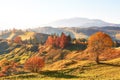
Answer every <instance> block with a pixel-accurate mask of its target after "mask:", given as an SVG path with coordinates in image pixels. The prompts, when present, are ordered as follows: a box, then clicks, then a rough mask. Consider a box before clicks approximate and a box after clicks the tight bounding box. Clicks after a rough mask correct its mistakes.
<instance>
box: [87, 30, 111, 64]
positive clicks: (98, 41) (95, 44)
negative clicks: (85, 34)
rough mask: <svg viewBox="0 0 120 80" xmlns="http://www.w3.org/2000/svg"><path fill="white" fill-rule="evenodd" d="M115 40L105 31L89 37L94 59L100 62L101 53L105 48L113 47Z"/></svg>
mask: <svg viewBox="0 0 120 80" xmlns="http://www.w3.org/2000/svg"><path fill="white" fill-rule="evenodd" d="M112 45H113V41H112V39H111V37H110V36H109V35H107V34H106V33H104V32H97V33H95V34H93V35H91V36H90V37H89V39H88V50H89V51H90V52H91V53H93V56H92V57H94V60H95V61H96V62H97V63H99V55H100V54H101V53H103V52H104V51H105V50H107V49H109V48H111V47H112Z"/></svg>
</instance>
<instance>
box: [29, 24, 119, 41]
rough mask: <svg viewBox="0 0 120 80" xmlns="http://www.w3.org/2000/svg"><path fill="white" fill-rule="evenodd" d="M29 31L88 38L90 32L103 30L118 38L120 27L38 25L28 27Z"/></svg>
mask: <svg viewBox="0 0 120 80" xmlns="http://www.w3.org/2000/svg"><path fill="white" fill-rule="evenodd" d="M29 31H34V32H37V33H44V34H55V33H56V34H58V35H60V34H61V33H62V32H64V33H66V34H70V35H71V37H72V38H77V39H79V38H88V37H89V36H90V35H91V34H93V33H95V32H98V31H103V32H105V33H107V34H109V35H110V36H111V37H112V38H113V39H114V40H116V39H117V40H120V39H119V35H118V34H119V33H120V32H119V31H120V27H116V26H105V27H89V28H81V27H70V28H69V27H64V28H53V27H38V28H34V29H29Z"/></svg>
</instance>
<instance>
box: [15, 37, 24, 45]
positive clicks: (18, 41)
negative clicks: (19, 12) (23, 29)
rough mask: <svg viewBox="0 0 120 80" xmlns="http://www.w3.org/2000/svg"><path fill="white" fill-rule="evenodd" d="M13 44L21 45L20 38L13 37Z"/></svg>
mask: <svg viewBox="0 0 120 80" xmlns="http://www.w3.org/2000/svg"><path fill="white" fill-rule="evenodd" d="M14 42H15V43H19V44H21V43H22V39H21V37H19V36H17V37H15V38H14Z"/></svg>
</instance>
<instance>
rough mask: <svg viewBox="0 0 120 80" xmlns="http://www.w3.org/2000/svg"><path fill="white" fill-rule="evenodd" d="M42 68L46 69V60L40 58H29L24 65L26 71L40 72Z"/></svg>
mask: <svg viewBox="0 0 120 80" xmlns="http://www.w3.org/2000/svg"><path fill="white" fill-rule="evenodd" d="M42 67H44V60H43V59H41V58H40V57H38V56H33V57H31V58H29V59H28V60H27V61H26V62H25V65H24V69H25V70H29V71H31V72H39V71H40V70H41V68H42Z"/></svg>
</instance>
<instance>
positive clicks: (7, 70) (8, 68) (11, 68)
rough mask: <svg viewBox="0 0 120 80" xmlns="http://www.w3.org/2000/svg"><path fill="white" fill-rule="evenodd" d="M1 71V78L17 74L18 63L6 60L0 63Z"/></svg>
mask: <svg viewBox="0 0 120 80" xmlns="http://www.w3.org/2000/svg"><path fill="white" fill-rule="evenodd" d="M0 67H1V71H0V77H3V76H9V75H12V74H17V73H18V70H17V68H18V67H19V64H18V63H15V62H14V61H8V60H2V61H1V63H0Z"/></svg>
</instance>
